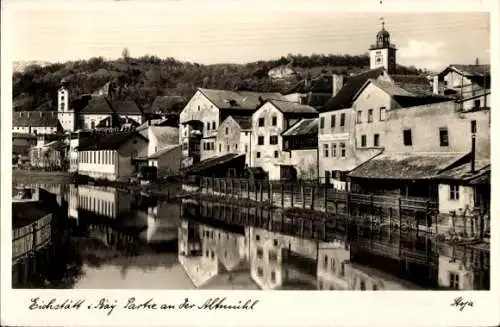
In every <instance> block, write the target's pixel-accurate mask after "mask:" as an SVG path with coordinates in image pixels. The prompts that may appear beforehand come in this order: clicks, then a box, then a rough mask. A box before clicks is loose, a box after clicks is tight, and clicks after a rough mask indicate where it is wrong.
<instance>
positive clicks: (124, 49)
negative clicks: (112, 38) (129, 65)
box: [122, 48, 130, 61]
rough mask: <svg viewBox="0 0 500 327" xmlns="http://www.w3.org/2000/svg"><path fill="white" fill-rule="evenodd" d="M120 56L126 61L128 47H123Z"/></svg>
mask: <svg viewBox="0 0 500 327" xmlns="http://www.w3.org/2000/svg"><path fill="white" fill-rule="evenodd" d="M122 58H123V60H125V61H128V60H129V59H130V52H129V51H128V48H123V50H122Z"/></svg>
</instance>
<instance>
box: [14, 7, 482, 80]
mask: <svg viewBox="0 0 500 327" xmlns="http://www.w3.org/2000/svg"><path fill="white" fill-rule="evenodd" d="M144 7H146V6H144ZM9 14H10V16H9V19H10V25H9V26H11V28H10V29H9V30H10V32H11V33H12V35H11V36H12V37H11V42H10V44H9V49H10V53H11V56H12V60H13V61H31V60H37V61H50V62H57V61H59V62H64V61H67V60H78V59H87V58H90V57H96V56H102V57H104V58H108V59H115V58H118V57H120V56H121V53H122V50H123V48H125V47H126V48H128V50H129V52H130V55H131V56H132V57H139V56H142V55H146V54H149V55H156V56H158V57H161V58H164V57H174V58H176V59H179V60H182V61H191V62H198V63H202V64H213V63H245V62H250V61H256V60H266V59H274V58H279V57H281V56H286V55H287V54H289V53H292V54H299V53H300V54H303V55H310V54H313V53H316V54H330V53H333V54H351V55H358V54H363V53H365V52H367V51H368V48H369V46H370V44H372V43H375V35H376V33H377V32H378V31H379V30H380V26H381V25H380V18H381V17H383V19H384V21H385V26H386V29H387V30H388V31H389V32H390V33H391V43H394V44H395V45H396V46H397V48H398V52H397V59H396V60H397V63H398V64H402V65H407V66H410V65H413V66H415V67H418V68H426V69H431V70H436V69H440V68H442V67H444V66H446V65H449V64H457V63H464V64H465V63H470V64H472V63H474V62H475V59H476V58H479V61H480V63H489V62H490V59H489V57H490V52H489V51H490V15H489V14H488V13H477V12H476V13H467V12H462V13H394V12H391V13H377V12H374V13H366V12H358V13H356V12H351V13H347V12H335V11H334V9H333V8H332V10H330V11H324V10H323V11H316V12H315V11H307V12H298V11H292V10H290V11H288V10H287V9H286V7H285V8H283V9H282V10H281V11H279V12H276V11H273V10H269V11H261V12H258V13H255V12H252V11H243V10H238V11H236V10H232V11H228V10H226V11H215V10H214V11H211V12H208V13H205V12H203V11H202V10H196V8H193V7H191V8H190V9H189V10H174V11H169V10H168V9H163V7H162V9H161V10H159V9H157V8H156V9H155V8H154V7H151V8H149V9H148V8H139V6H125V7H123V8H122V9H117V8H116V7H110V8H104V9H100V10H97V8H96V10H94V9H85V8H83V9H81V10H69V9H68V8H61V9H59V10H57V9H51V10H40V8H37V9H23V10H16V11H12V12H10V13H9ZM27 22H29V23H27Z"/></svg>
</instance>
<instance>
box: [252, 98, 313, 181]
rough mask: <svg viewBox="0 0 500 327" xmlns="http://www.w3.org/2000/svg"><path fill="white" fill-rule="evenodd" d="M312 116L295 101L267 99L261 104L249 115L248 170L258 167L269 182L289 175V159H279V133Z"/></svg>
mask: <svg viewBox="0 0 500 327" xmlns="http://www.w3.org/2000/svg"><path fill="white" fill-rule="evenodd" d="M316 117H318V111H317V110H316V109H314V108H313V107H311V106H307V105H302V104H298V103H295V102H289V101H282V100H269V101H267V102H265V103H264V104H262V105H261V106H260V108H259V109H258V110H257V111H255V113H254V114H253V115H252V149H253V150H252V153H251V156H252V158H251V167H261V168H262V169H263V170H264V171H266V172H267V173H268V178H269V179H272V180H278V179H280V178H281V177H282V175H283V176H286V175H290V169H289V161H288V160H289V158H287V159H285V158H284V157H283V155H284V152H283V137H282V133H283V132H285V131H286V130H287V129H288V128H290V127H291V126H293V125H295V124H296V123H298V122H299V121H300V120H301V119H304V118H316ZM286 155H288V156H289V153H287V154H286ZM282 164H284V166H283V167H282ZM287 167H288V168H287ZM292 176H293V175H292Z"/></svg>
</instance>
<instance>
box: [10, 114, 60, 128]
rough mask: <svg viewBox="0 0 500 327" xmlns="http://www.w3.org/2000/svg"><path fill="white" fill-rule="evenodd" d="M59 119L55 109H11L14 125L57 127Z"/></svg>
mask: <svg viewBox="0 0 500 327" xmlns="http://www.w3.org/2000/svg"><path fill="white" fill-rule="evenodd" d="M58 125H59V119H58V117H57V111H13V112H12V126H14V127H29V126H31V127H57V126H58Z"/></svg>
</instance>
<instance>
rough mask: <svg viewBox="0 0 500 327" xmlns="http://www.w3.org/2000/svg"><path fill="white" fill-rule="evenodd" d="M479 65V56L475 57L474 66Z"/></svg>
mask: <svg viewBox="0 0 500 327" xmlns="http://www.w3.org/2000/svg"><path fill="white" fill-rule="evenodd" d="M478 65H479V58H477V57H476V66H478Z"/></svg>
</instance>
